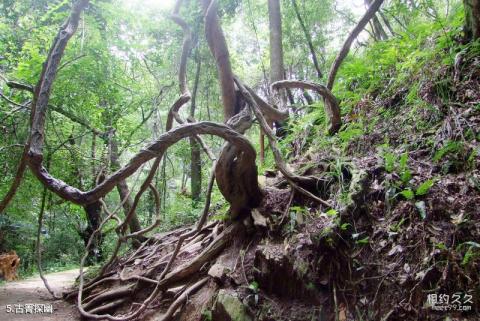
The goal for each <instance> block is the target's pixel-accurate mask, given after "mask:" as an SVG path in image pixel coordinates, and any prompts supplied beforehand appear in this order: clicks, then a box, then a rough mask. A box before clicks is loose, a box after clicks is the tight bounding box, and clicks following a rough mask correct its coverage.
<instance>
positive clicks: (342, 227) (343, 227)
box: [340, 223, 351, 231]
mask: <svg viewBox="0 0 480 321" xmlns="http://www.w3.org/2000/svg"><path fill="white" fill-rule="evenodd" d="M349 226H351V224H350V223H343V224H342V225H340V229H341V230H342V231H345V230H347V228H348V227H349Z"/></svg>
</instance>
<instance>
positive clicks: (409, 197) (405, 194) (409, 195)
mask: <svg viewBox="0 0 480 321" xmlns="http://www.w3.org/2000/svg"><path fill="white" fill-rule="evenodd" d="M400 194H402V196H403V197H405V198H406V199H407V200H413V199H414V198H415V194H414V193H413V191H412V190H411V189H406V190H403V191H401V192H400Z"/></svg>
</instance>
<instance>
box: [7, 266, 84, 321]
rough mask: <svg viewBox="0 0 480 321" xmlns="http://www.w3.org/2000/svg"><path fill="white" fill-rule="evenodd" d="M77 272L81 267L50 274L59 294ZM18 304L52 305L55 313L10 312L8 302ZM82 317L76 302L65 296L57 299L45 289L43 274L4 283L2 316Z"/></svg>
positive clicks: (19, 320) (13, 320)
mask: <svg viewBox="0 0 480 321" xmlns="http://www.w3.org/2000/svg"><path fill="white" fill-rule="evenodd" d="M77 276H78V269H74V270H68V271H63V272H57V273H51V274H47V275H46V277H47V280H48V283H49V285H50V286H51V287H52V289H53V290H54V291H55V293H56V294H58V295H61V293H62V292H63V291H65V290H66V289H68V288H69V287H71V286H72V285H73V282H74V281H75V278H76V277H77ZM18 304H20V305H21V306H22V307H25V304H45V305H52V306H53V313H36V314H25V313H23V314H21V313H18V314H16V313H7V305H11V306H12V308H15V305H18ZM79 319H80V317H79V314H78V312H77V310H76V308H75V306H74V305H72V304H69V303H67V302H65V301H63V300H55V299H53V298H52V297H51V295H50V294H49V293H48V292H47V290H46V289H45V286H44V285H43V282H42V280H41V279H40V277H39V276H36V277H32V278H28V279H25V280H20V281H15V282H9V283H7V284H5V285H2V286H1V287H0V320H8V321H23V320H36V321H66V320H79Z"/></svg>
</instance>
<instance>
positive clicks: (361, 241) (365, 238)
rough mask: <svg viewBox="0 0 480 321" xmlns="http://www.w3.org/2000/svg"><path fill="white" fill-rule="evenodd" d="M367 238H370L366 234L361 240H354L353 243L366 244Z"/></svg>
mask: <svg viewBox="0 0 480 321" xmlns="http://www.w3.org/2000/svg"><path fill="white" fill-rule="evenodd" d="M369 240H370V238H369V237H368V236H367V237H364V238H363V239H361V240H358V241H356V242H355V243H357V244H361V245H365V244H368V242H369Z"/></svg>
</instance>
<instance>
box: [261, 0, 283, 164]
mask: <svg viewBox="0 0 480 321" xmlns="http://www.w3.org/2000/svg"><path fill="white" fill-rule="evenodd" d="M268 21H269V30H270V83H272V84H273V83H274V82H276V81H279V80H283V79H284V77H285V76H284V75H285V68H284V66H283V45H282V39H283V38H282V14H281V10H280V0H268ZM279 95H280V106H281V107H283V106H284V105H285V104H286V101H287V100H286V97H285V93H284V92H282V91H279ZM267 122H268V125H269V126H270V127H271V128H272V127H273V123H272V122H271V121H270V120H269V119H267ZM264 140H265V134H264V133H263V130H260V161H261V162H262V163H263V162H264V160H265V142H264Z"/></svg>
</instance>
